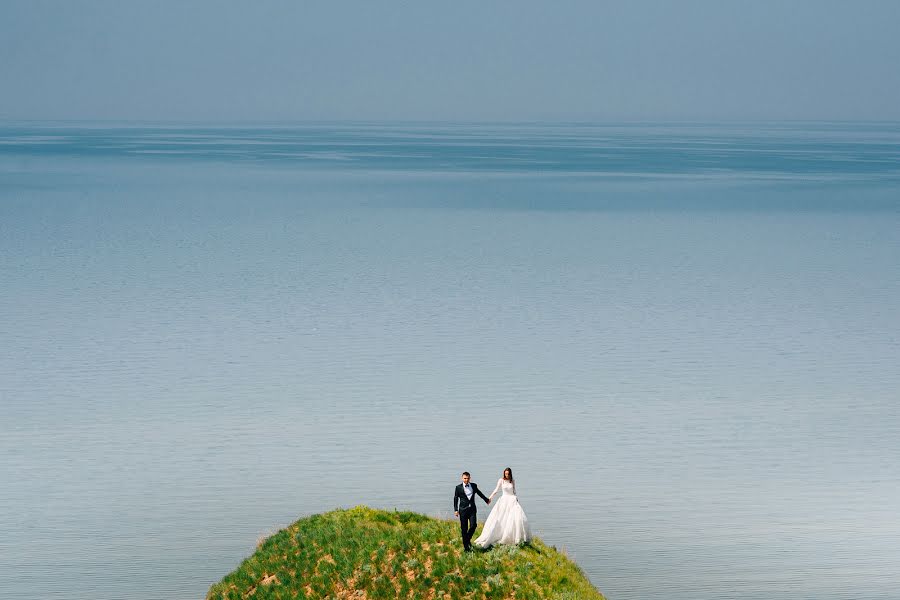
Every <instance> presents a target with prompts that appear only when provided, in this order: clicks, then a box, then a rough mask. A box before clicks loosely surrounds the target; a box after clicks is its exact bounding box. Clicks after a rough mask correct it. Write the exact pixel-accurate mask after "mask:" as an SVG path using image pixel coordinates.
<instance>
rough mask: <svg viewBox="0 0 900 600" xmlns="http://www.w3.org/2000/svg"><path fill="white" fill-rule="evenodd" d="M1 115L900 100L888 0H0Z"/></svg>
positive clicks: (220, 116)
mask: <svg viewBox="0 0 900 600" xmlns="http://www.w3.org/2000/svg"><path fill="white" fill-rule="evenodd" d="M0 13H2V15H0V86H2V93H0V119H90V120H94V119H116V120H118V119H147V120H213V121H230V120H241V121H260V120H319V119H361V120H476V121H477V120H604V121H608V120H648V119H649V120H653V119H688V120H729V119H864V120H883V119H888V120H890V119H894V120H896V119H900V66H898V65H900V35H898V34H897V32H898V29H900V2H897V1H893V0H886V1H881V2H875V1H861V2H849V1H847V2H832V1H826V0H794V1H790V2H788V1H759V0H755V1H752V2H750V1H740V2H735V1H722V0H716V1H713V0H710V1H703V2H700V1H681V2H675V1H655V2H654V1H629V2H624V1H623V2H617V3H612V2H600V1H593V2H591V1H589V2H578V1H568V2H567V1H562V2H531V1H516V2H512V1H506V2H486V1H480V2H469V1H458V0H455V1H454V2H406V3H399V2H298V1H291V2H274V1H273V2H267V1H257V2H241V3H237V2H231V3H228V2H206V1H179V2H169V1H161V0H157V1H153V2H150V1H147V2H120V1H104V2H99V1H93V0H86V1H81V2H46V1H34V0H22V1H10V0H0Z"/></svg>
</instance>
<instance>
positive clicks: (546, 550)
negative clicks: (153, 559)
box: [206, 506, 603, 600]
mask: <svg viewBox="0 0 900 600" xmlns="http://www.w3.org/2000/svg"><path fill="white" fill-rule="evenodd" d="M206 597H207V600H220V599H221V600H236V599H238V598H254V599H257V598H273V599H275V598H278V599H280V598H284V599H293V598H297V599H308V600H312V599H315V600H324V599H331V600H340V599H345V598H354V599H368V600H388V599H394V598H407V599H415V600H419V599H423V600H428V599H433V600H440V599H444V600H450V599H466V600H488V599H493V598H504V599H507V598H509V599H513V598H515V599H516V600H536V599H539V598H540V599H547V600H603V596H602V595H601V594H600V593H599V592H598V591H597V590H596V589H594V587H593V586H592V585H591V584H590V582H589V581H588V580H587V578H586V577H585V576H584V574H583V573H582V572H581V569H579V568H578V566H577V565H575V563H573V562H572V561H570V560H569V559H568V558H566V557H565V556H563V555H562V554H561V553H560V552H558V551H557V550H556V549H554V548H551V547H549V546H546V545H544V544H543V543H542V542H541V541H540V540H538V539H534V540H532V541H531V542H530V543H529V544H526V545H523V546H497V547H495V548H492V549H490V550H488V551H486V552H469V553H465V552H463V551H462V542H461V540H460V534H459V522H458V521H442V520H439V519H432V518H430V517H426V516H425V515H420V514H416V513H412V512H397V511H394V512H388V511H382V510H375V509H372V508H368V507H365V506H357V507H356V508H352V509H350V510H335V511H333V512H329V513H325V514H321V515H313V516H311V517H307V518H305V519H300V520H299V521H297V522H296V523H293V524H292V525H290V526H289V527H286V528H285V529H282V530H281V531H279V532H278V533H276V534H274V535H272V536H271V537H269V538H268V539H266V540H265V541H263V542H262V543H261V544H260V545H259V547H258V548H257V550H256V552H255V553H254V554H253V555H252V556H251V557H250V558H248V559H246V560H245V561H244V562H243V563H241V565H240V566H239V567H238V568H237V569H236V570H235V571H234V572H232V573H230V574H228V575H226V576H225V578H224V579H222V581H220V582H219V583H217V584H215V585H213V586H212V587H211V588H210V589H209V592H208V593H207V595H206Z"/></svg>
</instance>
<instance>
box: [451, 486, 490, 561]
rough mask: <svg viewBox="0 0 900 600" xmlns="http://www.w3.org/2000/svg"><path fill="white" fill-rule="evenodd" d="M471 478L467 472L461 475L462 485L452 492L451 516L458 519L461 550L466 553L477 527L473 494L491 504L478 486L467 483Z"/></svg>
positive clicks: (476, 512)
mask: <svg viewBox="0 0 900 600" xmlns="http://www.w3.org/2000/svg"><path fill="white" fill-rule="evenodd" d="M469 479H471V476H470V475H469V472H468V471H465V472H463V474H462V483H461V484H459V485H458V486H456V489H455V490H454V491H453V514H455V515H456V516H457V517H459V528H460V529H461V530H462V539H463V548H464V549H465V551H466V552H468V551H469V550H471V549H472V534H473V533H475V528H476V527H477V526H478V511H477V510H476V508H475V494H478V495H479V496H481V499H482V500H484V501H485V502H487V503H488V504H490V503H491V500H490V498H485V496H484V494H482V493H481V490H479V489H478V486H477V485H475V484H474V483H471V482H470V481H469Z"/></svg>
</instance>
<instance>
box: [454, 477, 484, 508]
mask: <svg viewBox="0 0 900 600" xmlns="http://www.w3.org/2000/svg"><path fill="white" fill-rule="evenodd" d="M469 486H470V487H471V488H472V499H471V500H469V497H468V496H466V491H465V490H464V489H463V484H461V483H460V484H459V485H458V486H456V490H455V491H454V492H453V512H462V511H464V510H477V509H476V508H475V496H481V499H482V500H484V501H485V502H488V499H487V497H486V496H485V495H484V494H482V493H481V490H479V489H478V486H477V485H476V484H474V483H472V482H471V481H470V482H469Z"/></svg>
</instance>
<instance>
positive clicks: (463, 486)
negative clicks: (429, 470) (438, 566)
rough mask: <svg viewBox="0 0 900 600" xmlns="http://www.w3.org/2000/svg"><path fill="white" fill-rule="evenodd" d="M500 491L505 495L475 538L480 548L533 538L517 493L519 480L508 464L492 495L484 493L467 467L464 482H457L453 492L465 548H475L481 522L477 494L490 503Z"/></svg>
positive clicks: (468, 549)
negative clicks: (473, 539) (479, 521)
mask: <svg viewBox="0 0 900 600" xmlns="http://www.w3.org/2000/svg"><path fill="white" fill-rule="evenodd" d="M501 491H502V493H503V495H502V496H501V497H500V499H499V500H498V501H497V504H496V506H494V509H493V510H492V511H491V514H490V515H488V518H487V521H486V522H485V523H484V529H483V530H482V531H481V535H480V536H478V538H476V539H475V545H476V546H478V547H479V548H488V547H490V546H493V545H494V544H522V543H524V542H527V541H528V540H530V539H531V530H530V529H529V527H528V518H527V517H526V516H525V511H524V510H522V507H521V505H520V504H519V499H518V497H517V496H516V480H515V479H513V474H512V469H510V468H509V467H506V468H505V469H503V477H501V478H500V479H499V480H498V481H497V487H495V488H494V491H493V492H491V496H490V497H489V498H487V497H485V495H484V494H482V493H481V490H479V489H478V486H477V485H476V484H475V483H474V482H472V481H471V475H469V472H468V471H465V472H464V473H463V474H462V483H460V484H459V485H458V486H456V489H455V490H454V492H453V514H455V515H456V516H457V517H459V525H460V529H461V530H462V540H463V548H465V550H466V551H467V552H468V551H470V550H471V549H472V534H474V533H475V528H476V527H477V526H478V511H477V510H476V508H475V496H476V495H478V496H481V499H482V500H484V501H485V502H486V503H487V504H490V503H491V500H493V499H494V496H495V495H496V494H497V493H498V492H501Z"/></svg>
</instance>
